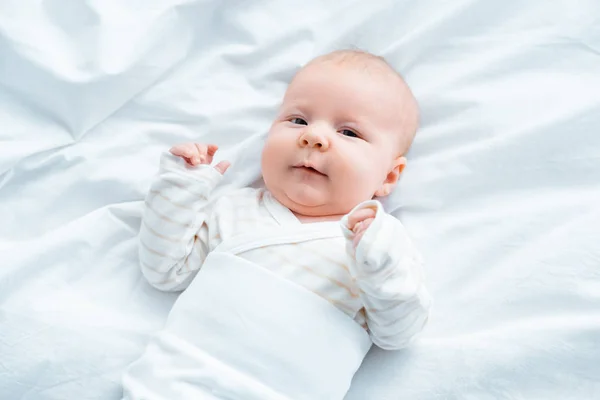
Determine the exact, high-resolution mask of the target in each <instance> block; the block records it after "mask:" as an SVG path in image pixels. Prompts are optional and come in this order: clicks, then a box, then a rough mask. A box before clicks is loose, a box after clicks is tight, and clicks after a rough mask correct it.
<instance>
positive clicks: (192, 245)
mask: <svg viewBox="0 0 600 400" xmlns="http://www.w3.org/2000/svg"><path fill="white" fill-rule="evenodd" d="M221 178H222V175H221V174H220V173H219V172H218V171H217V170H216V169H214V168H213V167H211V166H209V165H201V166H197V167H191V166H188V165H186V163H185V161H184V160H182V159H181V158H179V157H176V156H173V155H172V154H170V153H164V154H163V155H162V157H161V160H160V169H159V173H158V176H157V177H156V179H155V180H154V182H153V183H152V185H151V187H150V191H149V192H148V195H147V196H146V200H145V207H144V213H143V216H142V225H141V228H140V234H139V259H140V266H141V269H142V273H143V275H144V277H146V279H147V280H148V282H150V284H151V285H152V286H154V287H156V288H157V289H160V290H165V291H176V290H183V289H185V288H186V287H187V286H188V285H189V283H190V282H191V280H192V279H193V278H194V276H195V275H196V273H197V272H198V270H199V269H200V266H201V265H202V263H203V262H204V259H205V258H206V255H207V253H208V243H207V242H208V226H207V217H208V213H209V210H208V208H207V203H208V197H209V194H210V192H211V191H212V190H213V188H214V187H215V186H216V185H217V183H218V182H219V181H220V180H221Z"/></svg>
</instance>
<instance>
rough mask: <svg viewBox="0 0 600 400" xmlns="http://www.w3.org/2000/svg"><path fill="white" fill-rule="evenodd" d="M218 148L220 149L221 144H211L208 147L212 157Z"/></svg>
mask: <svg viewBox="0 0 600 400" xmlns="http://www.w3.org/2000/svg"><path fill="white" fill-rule="evenodd" d="M217 150H219V146H217V145H216V144H209V145H208V147H207V148H206V152H207V154H208V155H209V156H211V157H212V156H214V155H215V153H216V152H217Z"/></svg>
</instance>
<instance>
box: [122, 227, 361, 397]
mask: <svg viewBox="0 0 600 400" xmlns="http://www.w3.org/2000/svg"><path fill="white" fill-rule="evenodd" d="M317 229H319V228H317ZM325 233H326V232H325ZM288 234H289V235H290V237H291V238H293V237H294V236H296V237H297V238H298V237H302V236H303V235H304V236H305V234H306V232H300V231H298V230H294V229H290V230H289V233H288ZM259 237H260V234H259ZM265 239H266V238H265ZM232 241H233V242H235V240H232ZM232 241H231V240H230V241H227V240H225V241H224V242H223V244H222V245H221V246H219V247H218V248H217V249H216V250H215V251H213V252H211V253H210V254H209V255H208V257H207V258H206V261H205V262H204V265H203V266H202V269H201V270H200V271H199V272H198V275H197V276H196V278H195V279H194V280H193V281H192V282H191V283H190V286H189V287H188V288H187V289H186V290H185V291H184V292H183V293H182V294H181V296H180V297H179V299H178V300H177V302H175V305H174V306H173V309H172V311H171V313H170V314H169V318H168V320H167V324H166V326H165V328H164V329H162V330H161V331H160V332H159V333H158V334H157V335H156V337H154V338H152V339H151V341H150V344H149V346H148V348H147V349H146V351H144V353H143V355H142V357H141V358H140V359H139V360H136V361H135V362H134V363H133V364H132V365H131V366H130V367H129V368H128V369H127V371H126V373H125V376H124V378H123V387H124V396H125V398H126V399H127V400H171V399H182V400H183V399H190V400H191V399H203V398H212V397H211V396H215V397H216V398H218V399H248V400H284V399H289V400H296V399H298V400H301V399H306V400H312V399H332V400H334V399H342V398H343V397H344V395H345V394H346V392H347V390H348V388H349V386H350V382H351V380H352V377H353V376H354V373H355V372H356V370H357V369H358V367H359V366H360V364H361V362H362V360H363V358H364V357H365V355H366V354H367V351H368V350H369V348H370V347H371V339H369V335H368V334H367V332H366V331H365V330H364V329H363V328H362V327H361V326H360V325H358V324H357V323H356V322H355V321H354V320H353V319H352V318H350V317H349V316H348V315H346V314H345V313H343V312H342V311H340V310H339V309H338V308H337V307H335V306H334V305H333V304H331V303H329V302H328V301H326V300H325V299H323V298H321V297H319V296H317V295H315V294H314V293H312V292H310V291H309V290H306V289H305V288H303V287H301V286H299V285H297V284H295V283H293V282H291V281H289V280H287V279H285V278H282V277H281V276H278V275H277V274H274V273H272V272H271V271H269V270H267V269H266V268H264V267H263V266H261V265H258V264H255V263H253V262H250V261H248V260H245V259H244V258H243V257H240V256H239V254H235V253H232V251H234V250H235V249H234V248H232V246H230V245H228V242H229V243H231V242H232ZM265 243H267V242H266V241H265V242H262V243H261V242H260V240H259V241H258V242H256V243H255V244H254V245H251V248H254V246H260V245H264V244H265ZM244 244H245V245H247V244H248V243H244ZM223 246H225V248H223ZM234 247H235V245H234Z"/></svg>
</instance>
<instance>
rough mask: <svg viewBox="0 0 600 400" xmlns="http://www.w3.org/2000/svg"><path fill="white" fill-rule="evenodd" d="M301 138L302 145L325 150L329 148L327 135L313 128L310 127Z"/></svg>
mask: <svg viewBox="0 0 600 400" xmlns="http://www.w3.org/2000/svg"><path fill="white" fill-rule="evenodd" d="M299 139H300V140H299V141H300V146H302V147H312V148H315V149H318V150H320V151H325V150H327V149H328V148H329V141H328V140H327V137H326V136H325V135H323V134H320V133H319V132H316V131H315V130H314V129H311V128H308V129H307V130H306V131H305V133H304V134H303V135H301V136H300V138H299Z"/></svg>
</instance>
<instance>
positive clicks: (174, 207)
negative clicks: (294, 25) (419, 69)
mask: <svg viewBox="0 0 600 400" xmlns="http://www.w3.org/2000/svg"><path fill="white" fill-rule="evenodd" d="M417 125H418V107H417V103H416V100H415V99H414V97H413V95H412V93H411V91H410V89H409V87H408V86H407V84H406V83H405V82H404V80H403V79H402V78H401V77H400V76H399V75H398V74H397V73H396V72H395V71H394V70H393V68H391V67H390V66H389V64H388V63H387V62H386V61H385V60H384V59H382V58H380V57H377V56H374V55H372V54H369V53H366V52H362V51H356V50H343V51H336V52H333V53H330V54H326V55H324V56H321V57H318V58H316V59H314V60H312V61H311V62H309V63H308V64H307V65H306V66H305V67H304V68H302V69H301V70H300V71H299V72H298V73H297V74H296V75H295V77H294V78H293V80H292V82H291V83H290V85H289V87H288V89H287V91H286V93H285V97H284V99H283V103H282V105H281V109H280V112H279V115H278V116H277V118H276V120H275V121H274V122H273V124H272V126H271V129H270V131H269V134H268V137H267V139H266V143H265V146H264V149H263V152H262V161H261V163H262V177H263V180H264V188H261V189H254V188H244V189H240V190H236V191H233V192H231V193H228V194H226V195H223V196H220V197H218V198H216V199H212V198H211V201H210V202H209V196H210V194H211V191H212V190H213V188H214V187H215V186H216V185H217V184H218V183H219V181H220V179H221V178H222V175H223V174H224V173H225V172H226V170H227V169H228V167H229V162H227V161H221V162H220V163H218V164H217V165H215V166H214V167H212V166H211V163H212V161H213V156H214V155H215V152H216V151H217V146H215V145H212V144H209V145H205V144H198V143H190V144H183V145H178V146H175V147H173V148H171V150H170V153H166V154H165V155H163V158H162V159H161V165H160V172H159V175H158V178H157V179H156V181H155V182H154V183H153V184H152V187H151V190H150V192H149V194H148V196H147V198H146V208H145V212H144V215H143V221H142V227H141V231H140V263H141V268H142V272H143V274H144V276H145V277H146V278H147V279H148V281H149V282H150V283H151V284H152V285H153V286H155V287H156V288H158V289H160V290H167V291H181V290H185V292H184V293H183V294H181V296H180V297H179V299H178V300H177V302H176V303H175V305H174V307H173V310H172V312H171V314H170V315H169V319H168V322H167V325H166V327H165V329H164V331H162V332H161V333H160V334H159V335H157V338H155V339H154V340H153V341H152V342H151V343H150V345H149V346H148V349H147V350H146V352H145V353H144V355H143V356H142V358H141V359H140V360H138V361H136V363H134V364H133V365H132V366H131V367H130V368H129V370H128V372H127V373H126V375H125V378H124V387H125V398H128V399H154V398H156V399H186V398H193V399H197V398H231V399H244V400H245V399H261V400H264V399H303V398H306V399H335V398H342V397H343V396H344V394H345V393H346V391H347V389H348V386H349V384H350V381H351V379H352V375H353V374H354V372H355V371H356V369H357V368H358V366H359V365H360V362H361V361H362V359H363V358H364V356H365V354H366V352H367V351H368V349H369V347H370V345H371V343H374V344H376V345H378V346H379V347H381V348H383V349H390V350H393V349H400V348H403V347H405V346H407V345H408V344H409V343H410V341H411V339H413V337H414V336H415V335H416V334H417V333H419V332H420V331H421V330H422V328H423V326H424V325H425V323H426V321H427V317H428V310H429V307H430V298H429V295H428V293H427V291H426V289H425V287H424V285H423V278H422V271H421V268H422V267H421V264H422V262H421V258H420V256H419V254H418V252H417V251H416V249H415V248H414V246H413V245H412V243H411V241H410V240H409V238H408V236H407V233H406V231H405V229H404V227H403V226H402V224H401V223H400V221H398V220H397V219H395V218H393V217H392V216H391V215H388V214H386V213H385V212H384V210H383V208H382V206H381V204H380V203H379V202H378V201H376V200H374V198H375V197H382V196H386V195H388V194H389V193H391V191H392V190H393V189H394V187H395V186H396V183H397V181H398V178H399V177H400V175H401V174H402V172H403V170H404V167H405V165H406V158H405V154H406V152H407V150H408V149H409V147H410V145H411V142H412V140H413V138H414V136H415V133H416V130H417Z"/></svg>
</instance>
